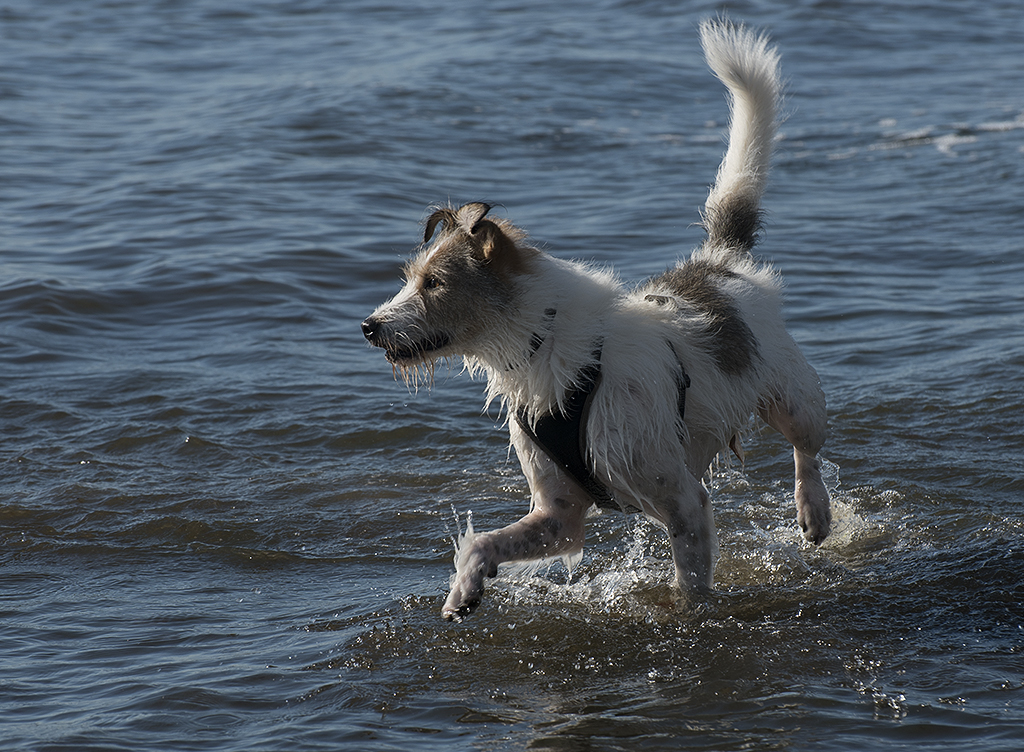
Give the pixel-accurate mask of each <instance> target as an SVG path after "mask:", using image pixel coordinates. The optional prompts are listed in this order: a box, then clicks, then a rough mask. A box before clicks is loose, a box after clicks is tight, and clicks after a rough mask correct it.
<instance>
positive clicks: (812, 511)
mask: <svg viewBox="0 0 1024 752" xmlns="http://www.w3.org/2000/svg"><path fill="white" fill-rule="evenodd" d="M761 417H762V418H763V419H764V421H765V423H767V424H768V425H770V426H771V427H772V428H774V429H775V430H776V431H778V432H779V433H781V434H782V435H783V436H784V437H785V438H786V440H787V441H788V442H789V443H790V444H792V445H793V463H794V465H795V471H796V472H795V475H796V485H795V490H794V498H795V499H796V519H797V522H798V523H799V524H800V529H801V530H803V532H804V537H805V538H806V539H807V540H809V541H811V542H812V543H821V542H822V541H824V540H825V538H827V537H828V534H829V529H830V528H831V526H832V508H831V505H830V503H829V498H828V490H827V489H826V488H825V483H824V482H823V481H822V479H821V465H820V463H819V462H818V456H817V455H818V451H819V450H820V449H821V447H822V446H823V445H824V443H825V431H826V426H825V409H824V399H812V400H809V401H802V400H801V401H795V400H786V401H781V400H780V401H777V402H773V403H772V404H770V405H768V406H766V407H762V409H761Z"/></svg>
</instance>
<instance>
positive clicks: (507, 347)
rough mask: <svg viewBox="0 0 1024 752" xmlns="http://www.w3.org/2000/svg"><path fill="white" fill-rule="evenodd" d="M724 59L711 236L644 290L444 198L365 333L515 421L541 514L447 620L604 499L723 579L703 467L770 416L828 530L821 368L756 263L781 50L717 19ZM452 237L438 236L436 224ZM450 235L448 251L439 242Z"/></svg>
mask: <svg viewBox="0 0 1024 752" xmlns="http://www.w3.org/2000/svg"><path fill="white" fill-rule="evenodd" d="M700 33H701V41H702V43H703V47H704V52H705V56H706V58H707V61H708V64H709V65H710V66H711V68H712V70H713V71H714V72H715V74H716V75H717V76H718V78H720V79H721V80H722V81H723V82H724V83H725V85H726V86H727V87H728V89H729V92H730V95H731V97H730V110H731V124H730V130H729V146H728V150H727V151H726V154H725V157H724V160H723V161H722V164H721V167H720V168H719V171H718V176H717V178H716V181H715V185H714V186H713V187H712V189H711V192H710V194H709V196H708V199H707V202H706V204H705V207H704V216H703V220H704V222H703V225H704V228H705V230H706V232H707V239H706V240H705V241H704V243H703V244H702V245H701V246H700V247H699V248H698V249H697V250H696V251H695V252H694V253H693V254H692V256H691V257H690V258H689V259H688V260H686V261H684V262H681V263H679V264H678V265H676V266H675V267H674V268H672V269H670V270H668V271H667V272H665V273H664V274H661V275H659V276H657V277H654V278H653V279H650V280H647V281H646V282H644V283H642V284H641V285H639V286H638V287H636V288H632V289H628V288H626V287H624V286H623V285H622V284H620V283H619V282H618V280H617V279H616V278H615V277H614V276H613V275H612V274H611V273H609V272H606V271H601V270H596V269H594V268H592V267H589V266H587V265H585V264H582V263H577V262H571V261H564V260H561V259H556V258H553V257H551V256H550V255H548V254H546V253H544V252H542V251H540V250H538V249H537V248H534V247H532V246H531V245H529V244H528V243H527V241H526V236H525V234H524V233H523V232H522V231H521V230H519V229H517V228H516V227H514V226H512V225H511V224H510V223H509V222H507V221H505V220H504V219H498V218H489V217H488V216H487V214H488V211H489V209H490V207H489V206H487V205H486V204H482V203H471V204H466V205H465V206H462V207H460V208H458V209H453V208H438V209H437V210H436V211H434V212H433V213H432V214H431V215H430V217H429V218H428V219H427V222H426V232H425V233H424V240H423V243H424V244H423V247H422V249H421V250H420V252H419V253H418V255H417V256H416V257H415V258H414V259H413V260H412V261H411V263H409V264H408V266H407V268H406V272H405V274H406V282H405V286H404V287H403V288H402V290H401V291H400V292H399V293H398V294H397V295H396V296H395V297H394V298H393V299H392V300H390V301H389V302H387V303H385V304H384V305H382V306H380V307H379V308H378V309H377V310H376V311H374V313H373V315H371V316H370V317H369V318H367V319H366V320H365V321H364V322H363V324H362V328H363V333H364V335H365V336H366V339H367V340H369V342H370V343H371V344H373V345H376V346H378V347H381V348H383V349H384V352H385V356H386V357H387V359H388V360H389V361H390V362H391V363H392V364H393V365H394V366H395V367H396V368H397V369H399V370H400V371H401V372H402V374H403V375H404V376H405V378H406V379H407V380H408V379H410V378H411V379H416V378H419V377H420V375H421V374H429V373H430V372H431V370H432V368H433V364H434V363H435V362H436V360H437V359H439V358H445V357H450V356H457V355H461V356H463V358H464V360H465V364H466V368H467V369H468V370H469V371H470V373H478V372H481V371H482V372H483V373H485V374H486V376H487V392H488V398H489V400H493V399H495V398H500V400H501V402H502V403H503V405H504V407H505V408H506V409H507V411H508V414H509V416H510V420H509V430H510V433H511V440H512V445H513V446H514V447H515V450H516V454H517V455H518V457H519V461H520V463H521V465H522V468H523V472H524V473H525V474H526V479H527V481H528V482H529V485H530V494H531V499H530V512H529V514H527V515H526V516H525V517H523V518H522V519H520V520H519V521H518V522H515V523H513V524H511V525H508V526H507V527H504V528H501V529H500V530H495V531H493V532H490V533H484V534H479V535H475V536H472V537H468V538H467V539H466V540H465V541H464V543H463V545H462V547H461V548H460V550H459V552H458V555H457V557H456V572H455V575H454V577H453V579H452V583H451V592H450V594H449V596H448V599H447V601H446V602H445V604H444V608H443V614H444V616H445V617H446V618H448V619H461V618H462V617H463V616H465V615H466V614H468V613H469V612H470V611H472V610H473V609H474V608H475V607H476V606H477V605H479V603H480V599H481V596H482V594H483V590H484V579H485V578H486V577H494V576H495V575H496V574H497V568H498V565H499V564H501V563H502V562H508V561H524V560H532V559H542V558H547V557H553V556H565V555H570V554H572V553H576V552H578V551H580V550H581V549H582V546H583V537H584V531H583V528H584V517H585V516H586V513H587V510H588V509H590V507H591V506H593V505H595V504H597V505H600V506H615V507H618V508H621V509H630V508H632V509H639V510H641V511H642V512H643V513H644V514H645V515H647V516H648V517H650V518H651V519H653V520H655V521H656V522H658V523H659V524H660V525H662V526H663V527H664V528H665V529H666V531H667V532H668V535H669V539H670V542H671V546H672V556H673V561H674V564H675V573H676V577H675V579H676V583H677V585H678V586H679V587H680V588H681V589H682V590H683V592H684V593H685V592H690V591H694V590H701V589H706V588H710V587H711V585H712V579H713V574H714V567H715V560H716V557H717V548H718V544H717V537H716V534H715V525H714V516H713V513H712V509H711V503H710V500H709V498H708V494H707V491H706V490H705V488H704V486H703V485H702V482H701V478H702V477H703V476H704V475H705V473H706V472H707V470H708V467H709V465H710V464H711V461H712V460H713V459H714V458H715V456H716V455H718V453H719V452H721V451H723V450H725V449H726V448H732V449H733V451H735V452H736V453H737V454H740V448H739V441H738V438H737V437H738V433H739V431H740V430H741V429H742V428H743V427H744V426H745V425H747V422H748V420H749V418H750V416H751V415H752V414H753V413H755V412H756V413H757V414H759V415H760V416H761V417H762V418H763V419H764V420H765V421H766V422H767V423H768V424H769V425H770V426H772V427H773V428H775V429H776V430H778V431H779V432H780V433H781V434H782V435H783V436H784V437H785V438H786V439H787V440H788V441H789V442H790V443H791V444H792V445H793V450H794V452H793V455H794V459H795V462H796V510H797V520H798V522H799V524H800V526H801V528H802V529H803V531H804V535H805V537H806V538H807V539H808V540H810V541H813V542H815V543H820V542H821V541H822V540H824V539H825V537H826V536H827V535H828V533H829V526H830V523H831V513H830V507H829V498H828V492H827V491H826V489H825V486H824V484H823V483H822V480H821V474H820V471H819V464H818V460H817V458H816V455H817V452H818V450H819V449H820V448H821V446H822V444H823V443H824V441H825V424H826V420H825V398H824V395H823V394H822V390H821V387H820V385H819V382H818V377H817V374H816V373H815V372H814V369H813V368H811V367H810V365H808V363H807V361H806V360H805V359H804V357H803V356H802V355H801V353H800V350H799V349H798V348H797V345H796V343H795V342H794V341H793V339H792V338H791V337H790V336H789V334H788V333H787V332H786V329H785V326H784V324H783V320H782V315H781V310H780V309H781V286H782V283H781V280H780V278H779V276H778V274H777V273H776V272H775V270H774V269H773V268H772V267H771V266H768V265H765V264H762V263H758V262H757V261H755V260H754V258H753V257H752V255H751V251H752V249H753V247H754V245H755V242H756V240H757V235H758V231H759V228H760V201H761V195H762V192H763V190H764V186H765V181H766V179H767V176H768V166H769V160H770V156H771V151H772V144H773V141H774V138H775V132H776V117H777V115H776V113H777V109H778V105H779V97H780V82H779V72H778V54H777V53H776V51H775V50H774V48H772V47H769V46H768V41H767V39H766V38H765V37H763V36H758V35H756V34H754V33H752V32H751V31H749V30H746V29H744V28H742V27H736V26H733V25H731V24H730V23H728V22H725V21H707V22H705V23H703V24H702V25H701V29H700ZM438 228H441V229H440V232H439V233H438V235H437V237H436V238H434V237H433V236H434V234H435V231H437V230H438ZM432 239H433V242H431V240H432Z"/></svg>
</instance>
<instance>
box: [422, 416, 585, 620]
mask: <svg viewBox="0 0 1024 752" xmlns="http://www.w3.org/2000/svg"><path fill="white" fill-rule="evenodd" d="M512 435H513V442H514V444H515V447H516V452H517V454H518V455H519V460H520V463H521V464H522V466H523V471H524V472H525V473H526V478H527V480H528V481H529V483H530V491H531V501H530V504H531V508H530V513H529V514H527V515H526V516H525V517H523V518H522V519H521V520H519V521H518V522H514V523H512V524H511V525H508V526H507V527H503V528H501V529H500V530H494V531H493V532H489V533H482V534H480V535H475V536H473V537H472V538H470V539H468V540H467V541H465V542H464V544H463V547H462V548H460V550H459V553H458V555H457V557H456V560H457V564H456V571H455V576H454V577H453V578H452V586H451V591H450V592H449V593H448V598H447V600H446V601H445V604H444V607H443V608H442V610H441V613H442V615H443V616H444V618H446V619H448V620H456V621H458V620H461V619H462V617H464V616H466V615H467V614H469V613H471V612H472V611H473V610H474V609H475V608H476V607H477V606H479V605H480V599H481V598H482V596H483V592H484V579H485V578H487V577H495V576H496V575H497V574H498V565H499V564H502V563H504V562H507V561H531V560H537V559H546V558H550V557H553V556H565V555H568V554H573V553H576V552H578V551H579V550H580V549H581V548H582V547H583V537H584V532H583V528H584V523H583V520H584V517H585V516H586V513H587V509H589V508H590V506H591V504H592V501H591V499H590V497H589V496H587V495H586V493H584V491H583V489H581V488H580V487H579V486H578V485H576V483H575V482H574V481H572V480H570V479H569V477H568V476H567V475H565V474H564V473H563V472H562V471H561V470H559V469H558V468H557V467H556V466H555V463H554V462H552V461H551V459H550V458H548V457H547V455H545V454H544V453H543V452H542V451H541V450H540V449H538V448H537V447H535V446H534V445H533V444H532V442H530V440H529V439H528V438H526V436H525V435H524V434H523V433H522V431H521V430H520V429H519V427H518V426H517V425H515V423H512Z"/></svg>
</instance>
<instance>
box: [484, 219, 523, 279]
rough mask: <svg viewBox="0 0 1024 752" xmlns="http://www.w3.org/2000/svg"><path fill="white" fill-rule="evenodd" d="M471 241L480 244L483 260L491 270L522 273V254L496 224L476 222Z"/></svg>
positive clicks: (485, 221) (485, 220) (487, 221)
mask: <svg viewBox="0 0 1024 752" xmlns="http://www.w3.org/2000/svg"><path fill="white" fill-rule="evenodd" d="M473 239H474V240H476V241H477V242H478V243H479V244H480V249H481V251H483V254H484V259H485V260H486V261H487V263H489V264H490V265H491V266H492V267H493V268H495V269H497V270H500V271H504V272H522V271H524V259H523V253H522V252H521V251H520V249H519V247H518V246H517V245H516V242H515V240H513V239H512V238H510V237H509V236H508V235H506V234H505V231H504V230H503V229H502V228H501V225H499V224H498V223H497V222H492V221H491V220H489V219H482V220H480V221H479V222H477V223H476V225H475V226H474V227H473Z"/></svg>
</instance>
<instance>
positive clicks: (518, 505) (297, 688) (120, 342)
mask: <svg viewBox="0 0 1024 752" xmlns="http://www.w3.org/2000/svg"><path fill="white" fill-rule="evenodd" d="M718 9H719V7H718V6H717V5H715V4H713V3H704V2H684V3H676V2H663V1H659V0H641V1H640V2H611V1H610V0H600V1H599V2H582V0H567V2H562V3H558V4H556V5H551V4H549V3H541V2H531V1H530V0H502V1H501V2H495V3H487V4H478V5H474V6H472V7H468V4H467V7H462V8H459V7H458V6H456V7H452V8H446V7H441V6H439V5H438V4H436V3H419V2H406V3H397V4H384V3H377V2H374V1H373V0H351V1H349V2H345V3H330V2H323V1H318V0H309V1H308V2H287V3H275V2H252V3H247V4H244V6H242V5H239V4H238V3H228V2H216V1H214V0H208V1H206V2H203V1H201V0H200V1H197V2H191V3H177V2H156V1H152V2H133V3H89V2H53V3H35V2H26V1H22V0H12V1H11V2H8V3H6V4H5V5H4V7H3V8H2V9H0V174H2V175H3V178H2V180H0V228H2V235H0V237H2V241H0V431H2V434H0V435H2V437H3V441H2V444H0V575H2V576H0V656H2V657H0V738H2V739H3V741H4V748H5V749H18V750H22V749H24V750H139V749H182V750H185V749H188V750H257V749H258V750H278V749H280V750H288V751H289V752H294V751H295V750H318V749H325V750H326V749H338V748H352V749H373V750H393V749H402V750H428V749H429V750H433V749H450V748H456V749H487V750H516V749H524V748H532V749H563V750H576V749H580V750H583V749H588V750H589V749H600V750H620V749H623V750H624V749H635V748H643V749H645V750H662V749H663V750H678V749H705V750H739V749H798V750H803V749H806V750H810V749H814V750H846V749H850V750H854V749H872V748H880V749H894V750H898V749H915V750H918V749H928V750H953V749H955V750H962V749H971V750H984V751H985V752H989V751H993V750H1011V749H1014V750H1015V749H1018V748H1019V746H1020V735H1021V727H1022V724H1024V605H1022V599H1024V585H1022V582H1024V513H1022V511H1021V505H1020V502H1021V497H1022V493H1024V459H1022V458H1024V438H1022V437H1024V398H1022V396H1021V395H1022V392H1024V376H1022V372H1024V369H1022V366H1024V347H1022V345H1024V340H1022V335H1021V330H1022V324H1024V302H1022V298H1021V285H1022V282H1024V259H1022V254H1021V241H1020V238H1021V237H1022V236H1024V209H1022V207H1024V96H1022V94H1021V91H1020V86H1019V81H1020V80H1021V79H1022V77H1024V57H1022V56H1021V55H1020V50H1021V45H1022V43H1024V15H1022V14H1021V13H1020V9H1019V4H1018V3H1016V2H1011V1H1010V0H1002V1H996V2H989V3H985V4H966V5H965V4H963V3H957V2H953V1H952V0H930V1H926V0H921V2H914V3H899V4H895V3H884V2H880V1H879V0H864V1H863V2H857V3H853V2H820V1H819V2H812V1H810V0H802V1H801V2H796V3H793V2H785V3H784V2H774V1H772V0H769V1H768V2H759V3H735V4H730V6H729V10H730V12H731V14H732V15H733V16H734V17H736V18H741V19H744V20H747V21H749V22H751V23H753V24H756V25H759V26H763V27H766V28H768V29H770V30H771V32H772V33H773V35H774V37H775V39H776V41H777V43H778V44H779V45H780V47H781V50H782V53H783V66H784V72H785V74H786V76H787V77H788V80H789V99H788V104H787V112H788V115H789V117H788V120H787V122H786V123H785V125H784V126H783V129H782V131H783V137H784V138H783V140H782V142H781V143H780V148H779V151H778V158H777V160H776V169H775V172H774V173H773V181H772V184H771V186H770V190H769V194H768V197H767V207H768V209H769V212H770V215H769V229H768V233H767V236H766V240H765V243H764V245H763V246H762V250H763V252H764V253H765V254H766V255H768V256H770V257H771V258H773V259H774V260H775V262H776V263H777V265H778V266H779V267H780V269H781V270H782V271H783V273H784V274H785V276H786V279H787V281H788V285H789V308H788V316H789V319H790V324H791V330H792V331H793V333H794V336H795V337H796V338H797V340H798V341H799V342H800V343H801V344H802V346H803V347H804V350H805V352H806V354H807V356H808V359H809V360H810V361H811V362H812V363H813V364H814V365H815V367H816V368H817V369H818V371H819V373H820V374H821V377H822V382H823V384H824V387H825V390H826V392H827V394H828V397H829V402H830V416H831V417H830V420H831V436H830V440H829V443H828V445H827V446H826V450H825V453H824V456H825V457H826V458H827V459H828V461H829V463H830V464H829V470H830V483H831V485H832V487H833V492H834V497H835V514H836V517H837V520H838V525H837V530H836V532H835V534H834V535H833V537H832V538H831V539H830V540H829V542H828V543H827V544H826V545H825V546H824V547H823V548H821V549H814V548H812V547H810V546H809V545H807V544H804V543H802V542H801V541H800V538H799V535H798V533H797V531H796V530H795V524H794V520H793V512H792V508H791V502H790V500H789V476H790V473H791V469H790V467H791V466H790V464H789V459H788V457H787V452H786V451H785V447H784V446H783V445H782V443H781V441H779V440H777V439H776V437H774V436H773V435H772V434H771V433H770V432H767V431H765V430H764V429H763V428H762V427H759V426H757V425H755V426H753V427H752V429H751V434H750V436H749V437H748V439H747V442H746V444H747V454H748V456H747V461H746V464H745V465H744V466H743V467H740V466H738V465H736V464H734V465H732V466H726V465H723V466H722V467H721V468H720V469H719V472H718V473H717V474H716V475H715V478H714V480H713V482H712V485H713V491H714V496H715V499H716V509H717V515H718V523H719V528H720V537H721V544H722V559H721V562H720V564H719V569H718V580H719V587H718V589H717V591H716V592H715V593H714V594H713V595H711V596H710V597H708V598H707V599H706V600H704V601H701V602H699V603H697V604H694V605H693V606H691V607H682V606H680V605H679V604H677V603H676V602H675V601H674V600H673V597H672V591H671V590H670V588H669V587H668V582H669V581H670V578H671V563H670V558H669V552H668V549H667V546H666V545H665V543H664V541H663V540H662V537H661V535H660V534H659V533H658V532H657V531H655V530H653V529H651V528H649V527H648V526H646V525H645V524H643V523H641V522H640V521H639V520H637V519H636V518H625V517H622V516H618V515H611V514H606V515H602V516H598V517H595V518H594V519H592V520H591V521H590V528H589V534H588V548H587V551H586V554H585V556H584V558H583V560H582V561H581V562H580V563H579V564H578V566H577V567H576V568H575V570H574V571H573V572H572V573H571V574H569V573H567V572H566V570H565V569H564V568H562V567H561V565H558V564H556V565H554V566H552V567H550V568H548V569H546V570H541V572H539V573H537V574H533V575H531V574H528V573H521V572H519V573H517V572H510V573H507V574H505V573H503V574H502V576H501V577H499V578H498V579H497V580H495V581H494V582H493V584H492V585H491V586H490V587H489V590H488V594H487V600H486V601H485V604H484V606H483V607H482V608H481V610H480V611H479V612H478V613H477V614H474V616H473V617H472V618H470V619H469V620H468V621H467V622H465V623H464V624H459V625H451V624H447V623H445V622H443V621H442V620H441V618H440V613H439V611H440V606H441V603H442V600H443V595H444V592H445V589H446V586H447V583H448V577H449V575H450V572H451V569H452V565H451V561H452V554H453V551H452V543H451V540H452V537H453V536H455V535H457V534H458V532H459V530H460V528H462V527H464V526H465V524H466V515H467V513H469V512H472V515H473V521H474V524H475V525H476V526H477V527H478V528H481V529H489V528H493V527H497V526H499V525H502V524H505V523H507V522H509V521H511V520H513V519H515V518H516V517H518V516H519V514H521V513H522V511H523V510H524V509H525V507H526V489H525V484H524V482H523V480H522V478H521V476H520V474H519V472H518V469H517V467H516V465H515V462H514V461H511V460H510V459H509V457H508V451H507V440H506V438H505V437H504V435H503V433H502V428H501V422H502V418H501V417H500V416H499V415H497V414H496V413H494V412H493V411H492V412H491V413H489V414H482V413H481V406H482V385H481V384H479V383H475V382H471V381H469V380H468V379H467V378H466V377H465V376H464V375H461V374H460V373H459V372H458V368H455V369H453V371H452V372H451V373H447V372H446V371H444V370H443V369H442V371H441V372H440V373H439V378H438V383H437V384H436V385H435V387H434V388H433V389H432V390H431V391H425V390H422V389H421V390H420V391H419V392H417V393H412V392H409V391H407V390H406V389H405V387H404V386H403V385H402V384H401V383H396V382H395V381H393V380H392V378H391V373H390V369H389V367H388V366H387V364H386V363H385V362H384V360H383V358H382V357H381V355H380V353H379V352H376V351H372V350H370V349H369V348H367V347H366V346H365V345H364V344H363V342H362V341H361V336H360V332H359V327H358V323H359V321H360V320H361V319H362V318H363V316H365V315H366V313H367V312H368V311H370V310H371V309H372V308H373V307H374V306H375V305H376V304H377V303H379V302H381V301H383V300H384V299H385V298H387V297H388V296H389V295H391V294H392V293H393V292H394V291H395V289H396V286H397V283H398V270H399V265H400V262H401V259H402V258H403V257H404V256H405V255H406V254H407V253H408V251H409V250H410V249H411V248H412V247H413V246H414V245H415V243H416V240H417V236H418V234H419V232H420V229H419V227H418V225H417V222H418V221H419V220H420V219H421V218H422V217H423V216H424V212H425V209H426V206H427V205H428V204H430V203H431V202H436V201H446V200H448V199H451V200H452V201H459V202H461V201H468V200H488V201H492V202H496V203H500V204H501V205H502V206H503V209H502V210H501V211H504V212H505V214H506V215H507V216H509V217H510V218H512V219H514V220H515V221H516V222H518V223H520V224H521V225H523V226H524V227H526V228H527V229H528V230H529V231H530V232H531V233H532V235H533V237H534V238H535V239H536V240H537V241H539V242H541V243H543V244H544V245H545V247H547V248H549V249H550V250H551V252H553V253H555V254H557V255H561V256H565V257H576V258H587V259H593V260H595V261H597V262H599V263H610V264H615V265H616V267H617V268H618V269H620V270H621V272H622V274H623V276H624V277H625V278H629V279H641V278H643V277H645V276H647V275H650V274H654V273H657V272H659V271H661V270H662V269H664V268H665V266H666V265H668V264H669V263H670V262H671V261H672V260H673V259H674V258H676V257H677V256H678V255H679V254H681V253H684V252H686V251H687V250H688V249H689V248H691V247H693V246H694V245H695V244H696V243H697V242H698V241H699V238H700V233H699V230H698V228H696V227H695V226H694V225H693V223H694V222H695V221H696V218H697V207H698V206H699V205H700V204H701V202H702V201H703V198H704V196H705V191H706V185H707V183H708V182H709V181H710V180H711V178H712V176H713V174H714V169H715V167H716V166H717V162H718V159H719V157H720V155H721V152H722V148H723V145H722V127H723V125H724V120H725V105H724V97H723V92H722V90H721V88H720V86H719V85H718V84H717V82H715V81H714V79H713V78H712V77H711V75H710V74H709V73H708V72H707V71H706V70H705V68H704V66H703V64H702V63H701V60H700V54H699V51H698V48H697V44H696V31H695V28H696V24H697V23H698V21H699V20H700V19H701V18H703V17H706V16H708V15H711V14H713V13H715V12H717V11H718Z"/></svg>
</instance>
